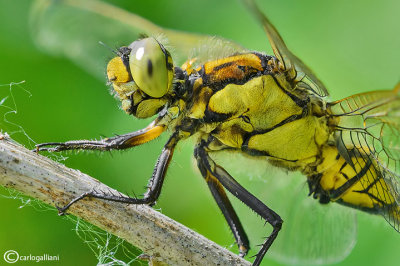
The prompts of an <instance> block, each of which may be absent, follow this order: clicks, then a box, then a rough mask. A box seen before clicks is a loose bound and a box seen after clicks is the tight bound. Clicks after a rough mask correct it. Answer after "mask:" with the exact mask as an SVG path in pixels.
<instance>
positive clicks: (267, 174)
mask: <svg viewBox="0 0 400 266" xmlns="http://www.w3.org/2000/svg"><path fill="white" fill-rule="evenodd" d="M215 160H216V161H217V162H218V164H220V165H222V166H224V168H225V169H226V170H228V172H229V173H231V174H232V176H234V177H235V179H237V180H239V181H240V184H242V185H243V186H244V187H247V188H249V189H250V190H251V192H252V193H253V194H254V195H256V196H257V198H259V199H260V200H261V201H262V202H264V203H265V204H267V205H268V206H269V207H270V208H271V209H273V210H274V211H275V212H277V213H278V214H279V215H280V216H281V218H282V219H283V221H284V223H283V226H282V230H281V231H280V232H279V235H278V237H277V238H276V240H275V242H274V244H273V245H272V246H271V248H270V250H269V251H268V256H269V257H270V258H272V259H274V260H276V261H278V262H280V263H283V264H290V265H319V264H331V263H337V262H339V261H341V260H343V259H344V258H346V257H347V256H348V254H349V253H350V252H351V251H352V249H353V247H354V245H355V243H356V235H357V220H356V211H355V210H354V209H352V208H348V207H345V206H341V205H339V204H334V203H332V204H326V205H322V204H320V203H319V202H318V201H317V200H315V199H313V198H312V197H308V196H307V195H308V192H309V191H308V185H307V183H306V178H305V177H304V176H303V175H301V174H300V173H291V174H289V175H287V174H285V173H284V172H283V171H281V170H278V169H277V168H274V167H271V166H269V165H267V161H266V159H256V158H253V157H252V158H249V157H246V156H243V155H241V154H237V153H233V152H229V153H219V154H218V155H215ZM238 162H240V163H238ZM244 165H245V166H246V167H243V166H244ZM249 169H251V170H250V171H249ZM235 209H236V210H237V211H238V212H239V218H241V221H242V222H243V225H244V228H245V230H246V232H247V234H248V235H249V238H250V239H251V244H252V245H251V250H250V251H251V252H254V253H256V252H257V251H258V250H259V247H258V246H257V244H260V243H261V242H262V239H260V235H265V232H266V230H268V229H267V228H266V227H263V226H261V224H260V219H259V217H258V216H256V215H248V208H247V207H246V206H244V205H243V204H240V203H238V204H237V205H235ZM305 243H307V244H305ZM252 254H253V253H251V254H249V255H250V256H251V255H252Z"/></svg>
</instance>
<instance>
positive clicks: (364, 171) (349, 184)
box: [330, 160, 372, 199]
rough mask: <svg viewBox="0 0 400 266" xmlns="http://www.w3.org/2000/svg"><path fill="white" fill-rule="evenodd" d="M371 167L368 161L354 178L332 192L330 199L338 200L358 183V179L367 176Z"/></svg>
mask: <svg viewBox="0 0 400 266" xmlns="http://www.w3.org/2000/svg"><path fill="white" fill-rule="evenodd" d="M371 165H372V162H371V161H370V160H368V163H367V164H365V166H364V167H363V168H362V169H361V171H359V172H358V173H357V174H356V175H355V176H353V177H352V178H351V179H350V180H348V181H347V182H346V183H344V184H343V185H342V186H340V187H339V188H337V189H335V190H332V192H331V193H330V195H331V198H333V199H336V198H339V197H340V196H341V195H343V193H344V192H346V191H347V190H348V189H349V188H350V187H352V186H353V185H354V184H355V183H357V182H358V181H360V179H361V178H362V177H363V176H365V175H366V174H367V172H368V170H369V168H370V167H371ZM342 174H343V173H342Z"/></svg>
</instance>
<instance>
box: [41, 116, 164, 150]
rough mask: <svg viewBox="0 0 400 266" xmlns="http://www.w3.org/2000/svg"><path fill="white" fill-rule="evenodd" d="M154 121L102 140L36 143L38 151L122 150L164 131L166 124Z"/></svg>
mask: <svg viewBox="0 0 400 266" xmlns="http://www.w3.org/2000/svg"><path fill="white" fill-rule="evenodd" d="M157 122H158V120H155V121H153V122H152V123H151V124H150V125H148V126H147V127H146V128H143V129H141V130H138V131H135V132H131V133H128V134H124V135H119V136H115V137H112V138H105V139H102V140H98V141H96V140H94V141H93V140H71V141H67V142H48V143H41V144H38V145H36V150H35V151H36V152H39V151H49V152H59V151H66V150H100V151H109V150H122V149H127V148H131V147H134V146H138V145H141V144H143V143H146V142H149V141H151V140H153V139H155V138H157V137H158V136H160V135H161V133H163V132H164V130H165V126H164V125H158V123H157Z"/></svg>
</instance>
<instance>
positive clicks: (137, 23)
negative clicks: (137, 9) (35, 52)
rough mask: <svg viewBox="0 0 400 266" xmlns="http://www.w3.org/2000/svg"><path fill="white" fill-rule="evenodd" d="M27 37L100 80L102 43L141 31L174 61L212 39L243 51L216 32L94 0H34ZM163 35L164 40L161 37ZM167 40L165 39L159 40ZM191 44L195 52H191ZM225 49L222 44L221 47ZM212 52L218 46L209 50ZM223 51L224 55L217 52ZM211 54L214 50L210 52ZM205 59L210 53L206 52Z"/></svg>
mask: <svg viewBox="0 0 400 266" xmlns="http://www.w3.org/2000/svg"><path fill="white" fill-rule="evenodd" d="M30 25H31V28H32V29H31V31H32V34H33V38H34V40H35V41H36V43H37V44H38V46H39V47H41V48H42V49H43V50H45V51H46V52H50V53H52V54H54V55H59V56H65V57H67V58H69V59H70V60H72V61H73V62H75V63H76V64H78V65H79V66H80V67H82V68H83V69H85V70H87V71H88V72H90V73H91V74H93V75H94V76H97V77H99V78H101V79H104V69H105V65H106V62H107V60H108V59H111V57H113V56H114V55H110V56H108V57H107V56H105V55H106V54H107V49H106V48H105V47H103V46H102V45H99V42H100V41H101V42H103V43H105V44H107V45H110V46H112V49H117V48H119V47H120V46H123V45H125V46H127V45H129V44H130V43H131V42H133V41H135V40H136V39H138V38H140V37H141V36H143V35H147V36H154V37H155V38H157V39H158V40H159V41H161V42H162V43H163V44H165V46H166V47H167V49H169V48H170V47H171V49H169V50H170V52H171V54H172V55H173V57H174V61H175V63H177V64H181V63H183V62H184V61H185V60H187V58H188V57H189V56H191V55H194V54H196V55H199V56H200V55H201V54H200V51H201V52H203V51H205V50H207V49H205V48H206V47H205V46H207V44H208V43H210V42H211V41H210V40H212V42H213V43H217V44H219V45H215V47H214V48H218V47H220V48H219V51H220V52H221V51H224V50H228V51H230V52H233V51H243V50H244V48H243V47H241V46H240V45H239V44H237V43H234V42H232V41H228V40H226V39H223V38H220V37H211V36H209V35H202V34H195V33H188V32H183V31H177V30H170V29H165V28H162V27H160V26H157V25H156V24H154V23H152V22H151V21H149V20H147V19H145V18H142V17H140V16H138V15H136V14H134V13H130V12H128V11H126V10H124V9H121V8H118V7H116V6H113V5H111V4H108V3H105V2H101V1H97V0H87V1H79V0H59V1H51V0H36V1H35V3H34V5H33V7H32V10H31V23H30ZM165 39H166V40H165ZM165 42H167V43H165ZM196 47H200V48H197V50H198V51H197V52H196V51H194V50H196ZM224 48H225V49H224ZM213 53H214V54H218V51H214V52H213ZM223 55H225V54H223ZM213 56H216V55H213ZM207 57H208V58H211V56H210V55H207Z"/></svg>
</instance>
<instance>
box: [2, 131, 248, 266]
mask: <svg viewBox="0 0 400 266" xmlns="http://www.w3.org/2000/svg"><path fill="white" fill-rule="evenodd" d="M0 185H3V186H5V187H7V188H13V189H16V190H18V191H20V192H22V193H24V194H26V195H28V196H31V197H33V198H35V199H39V200H41V201H43V202H45V203H47V204H50V205H52V206H56V205H57V206H63V205H64V204H66V203H68V202H69V201H70V200H71V199H72V198H74V197H76V196H78V195H80V194H82V193H84V192H88V191H90V190H91V189H93V188H95V189H98V190H99V191H100V190H103V191H109V190H110V191H111V192H112V193H116V194H118V193H119V192H117V191H115V190H113V189H111V188H109V187H107V186H106V185H104V184H102V183H100V182H99V181H98V180H96V179H94V178H92V177H90V176H88V175H85V174H83V173H81V172H79V171H77V170H73V169H70V168H67V167H65V166H64V165H62V164H60V163H57V162H54V161H52V160H50V159H49V158H47V157H44V156H41V155H38V154H36V153H34V152H32V151H29V150H27V149H25V148H24V147H22V146H21V145H19V144H17V143H15V142H12V141H11V140H10V139H9V138H8V137H7V136H5V135H2V136H1V137H0ZM69 212H70V213H72V214H74V215H76V216H78V217H80V218H82V219H84V220H86V221H88V222H90V223H92V224H94V225H96V226H98V227H99V228H101V229H103V230H105V231H107V232H109V233H111V234H114V235H116V236H118V237H121V238H123V239H125V240H126V241H127V242H129V243H131V244H132V245H134V246H136V247H138V248H140V249H141V250H142V251H143V252H145V253H146V254H148V255H150V256H151V257H152V258H154V259H155V260H157V261H162V262H165V263H168V264H170V265H250V263H249V262H247V261H245V260H243V259H242V258H240V257H239V256H237V255H235V254H233V253H232V252H230V251H228V250H226V249H225V248H222V247H220V246H219V245H217V244H215V243H214V242H212V241H210V240H208V239H206V238H205V237H203V236H201V235H199V234H197V233H196V232H194V231H192V230H190V229H188V228H186V227H184V226H183V225H181V224H179V223H177V222H175V221H174V220H172V219H170V218H168V217H166V216H164V215H163V214H161V213H159V212H157V211H154V210H153V209H152V208H150V207H148V206H143V205H140V206H132V205H125V204H121V203H115V202H110V201H103V200H97V199H84V200H82V201H79V202H78V203H77V204H74V205H73V206H72V207H71V208H70V209H69Z"/></svg>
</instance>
